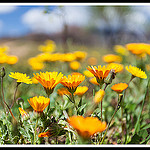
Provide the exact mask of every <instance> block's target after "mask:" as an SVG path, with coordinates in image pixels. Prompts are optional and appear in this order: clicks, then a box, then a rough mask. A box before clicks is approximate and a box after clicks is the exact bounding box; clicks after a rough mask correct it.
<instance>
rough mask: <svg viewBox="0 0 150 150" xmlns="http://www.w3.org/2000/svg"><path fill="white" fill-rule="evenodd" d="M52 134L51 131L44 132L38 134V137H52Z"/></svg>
mask: <svg viewBox="0 0 150 150" xmlns="http://www.w3.org/2000/svg"><path fill="white" fill-rule="evenodd" d="M50 136H51V133H50V131H47V132H42V133H40V134H39V135H38V137H50Z"/></svg>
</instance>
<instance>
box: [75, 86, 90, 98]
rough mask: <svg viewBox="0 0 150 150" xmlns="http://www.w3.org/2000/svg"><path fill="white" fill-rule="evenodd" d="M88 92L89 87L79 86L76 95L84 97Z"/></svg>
mask: <svg viewBox="0 0 150 150" xmlns="http://www.w3.org/2000/svg"><path fill="white" fill-rule="evenodd" d="M87 90H88V87H87V86H78V87H77V89H76V91H75V92H74V95H78V96H82V95H83V94H84V93H85V92H86V91H87Z"/></svg>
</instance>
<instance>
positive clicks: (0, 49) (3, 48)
mask: <svg viewBox="0 0 150 150" xmlns="http://www.w3.org/2000/svg"><path fill="white" fill-rule="evenodd" d="M8 49H9V47H8V46H0V53H5V52H6V51H7V50H8Z"/></svg>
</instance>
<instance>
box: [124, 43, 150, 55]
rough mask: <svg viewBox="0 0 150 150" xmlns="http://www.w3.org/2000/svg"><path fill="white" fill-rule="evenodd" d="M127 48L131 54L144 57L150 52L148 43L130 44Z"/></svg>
mask: <svg viewBox="0 0 150 150" xmlns="http://www.w3.org/2000/svg"><path fill="white" fill-rule="evenodd" d="M126 48H127V49H128V50H129V51H130V52H131V53H133V54H135V55H138V56H143V55H145V54H146V53H147V52H148V51H149V49H150V44H146V43H129V44H126Z"/></svg>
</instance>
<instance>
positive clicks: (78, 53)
mask: <svg viewBox="0 0 150 150" xmlns="http://www.w3.org/2000/svg"><path fill="white" fill-rule="evenodd" d="M74 55H75V56H76V59H77V60H84V59H85V58H86V56H87V53H86V52H84V51H75V52H74Z"/></svg>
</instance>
